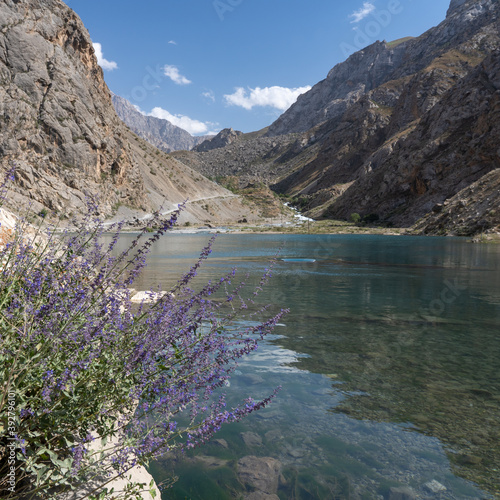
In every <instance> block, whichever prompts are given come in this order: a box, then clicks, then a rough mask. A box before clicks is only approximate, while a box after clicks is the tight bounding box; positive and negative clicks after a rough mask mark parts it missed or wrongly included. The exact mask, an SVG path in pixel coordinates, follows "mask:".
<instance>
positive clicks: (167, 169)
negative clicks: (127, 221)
mask: <svg viewBox="0 0 500 500" xmlns="http://www.w3.org/2000/svg"><path fill="white" fill-rule="evenodd" d="M12 168H15V181H14V182H13V183H12V185H11V190H10V193H9V195H8V200H7V202H6V204H7V206H10V207H12V208H16V209H26V207H27V206H28V204H31V205H32V210H33V211H34V213H38V212H39V211H42V210H45V209H49V210H54V211H56V212H57V213H59V214H63V213H64V214H68V215H69V214H70V213H71V212H77V211H80V210H82V209H83V208H84V206H85V203H86V196H87V195H88V194H89V195H98V196H99V200H100V202H99V210H100V212H101V213H102V214H103V215H106V216H110V215H112V214H114V213H115V212H116V211H117V210H118V209H119V210H121V212H120V213H123V214H128V213H130V211H131V210H136V212H134V214H135V213H137V214H139V213H140V212H141V211H142V213H144V212H149V211H151V210H153V209H157V208H158V207H160V206H161V205H163V206H164V208H165V209H166V210H168V209H173V208H174V207H175V206H176V204H177V203H181V202H183V201H185V200H187V199H189V200H190V201H189V202H188V204H187V207H186V210H185V212H184V215H183V218H184V220H189V221H193V222H196V221H202V222H205V221H234V220H237V219H238V218H240V217H242V216H244V217H246V218H248V219H252V218H257V217H258V216H259V215H260V214H259V212H258V210H257V209H255V207H252V206H248V205H244V204H243V203H242V201H241V200H240V198H239V197H237V196H235V195H234V194H233V193H231V192H229V191H228V190H226V189H224V188H222V187H221V186H218V185H216V184H214V183H212V182H210V181H209V180H208V179H206V178H204V177H203V176H202V175H201V174H199V173H198V172H195V171H193V170H191V169H190V168H188V167H186V166H185V165H183V164H181V163H179V162H177V161H176V160H175V159H173V158H171V157H169V156H168V155H167V154H165V153H163V152H161V151H160V150H158V149H156V148H155V147H154V146H152V145H150V144H148V143H147V142H145V141H144V140H142V139H141V138H139V137H138V136H136V135H134V134H133V133H132V132H131V131H130V130H129V129H128V128H127V127H126V126H125V125H124V124H123V122H122V121H121V120H120V119H119V118H118V116H117V114H116V112H115V109H114V107H113V103H112V100H111V93H110V91H109V89H108V87H107V86H106V83H105V82H104V78H103V72H102V69H101V68H100V67H99V65H98V63H97V59H96V57H95V53H94V49H93V46H92V43H91V39H90V36H89V34H88V32H87V30H86V29H85V27H84V25H83V23H82V22H81V20H80V18H79V17H78V16H77V15H76V14H75V13H74V12H73V11H72V10H71V9H70V8H69V7H67V6H66V5H65V4H64V3H63V2H62V1H61V0H2V1H1V2H0V171H2V172H4V173H5V172H7V171H9V170H11V169H12ZM252 210H253V211H252Z"/></svg>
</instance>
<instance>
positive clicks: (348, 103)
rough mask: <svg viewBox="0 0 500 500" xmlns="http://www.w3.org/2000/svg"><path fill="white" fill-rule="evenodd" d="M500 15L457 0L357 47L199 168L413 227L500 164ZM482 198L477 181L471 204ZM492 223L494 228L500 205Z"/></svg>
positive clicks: (480, 2)
mask: <svg viewBox="0 0 500 500" xmlns="http://www.w3.org/2000/svg"><path fill="white" fill-rule="evenodd" d="M499 13H500V3H499V2H498V0H474V1H472V0H453V1H452V2H451V4H450V8H449V10H448V13H447V17H446V19H445V20H444V21H443V22H442V23H441V24H439V25H438V26H436V27H434V28H432V29H430V30H428V31H427V32H426V33H424V34H423V35H421V36H420V37H417V38H406V39H402V40H399V41H395V42H391V43H386V42H383V41H382V42H380V41H379V42H376V43H374V44H372V45H370V46H369V47H366V48H365V49H363V50H361V51H359V52H357V53H355V54H353V55H352V56H350V57H349V58H348V59H347V60H346V61H345V62H343V63H341V64H338V65H337V66H335V67H334V68H333V69H332V70H331V71H330V72H329V74H328V76H327V78H326V79H325V80H323V81H321V82H319V83H318V84H317V85H315V86H314V87H313V88H312V89H311V90H310V91H309V92H307V93H305V94H303V95H302V96H300V97H299V98H298V99H297V102H296V103H295V104H294V105H293V106H292V107H291V108H290V109H289V110H288V111H286V112H285V113H284V114H283V115H282V116H281V117H280V118H278V120H277V121H276V122H274V123H273V124H272V125H271V126H270V127H269V129H268V130H267V131H266V133H264V134H261V135H259V136H256V137H253V138H252V139H251V140H250V141H249V140H245V137H244V136H242V137H241V138H239V139H238V140H237V141H235V142H233V143H232V144H230V145H228V146H226V147H224V148H223V149H218V150H214V151H208V152H205V153H197V154H196V156H195V160H196V161H195V162H194V163H193V165H192V166H193V167H194V168H200V169H202V171H204V172H205V173H206V174H210V170H211V169H214V170H216V171H217V174H218V175H221V176H223V175H224V174H226V175H239V176H240V178H242V179H247V178H251V177H254V178H261V179H265V180H267V182H269V183H270V184H271V185H272V187H273V189H274V190H276V191H278V192H280V193H284V194H286V195H290V196H293V197H295V198H300V199H301V204H302V206H303V207H305V208H306V209H307V210H308V212H307V213H308V215H310V216H313V217H328V218H344V219H345V218H349V216H350V214H351V213H354V212H358V213H360V214H361V215H362V216H363V215H370V214H373V215H376V216H377V217H379V218H380V219H381V220H384V221H385V222H387V223H390V224H395V225H399V226H406V227H410V226H412V225H413V224H414V223H415V222H416V221H418V220H419V219H421V218H422V217H424V216H426V215H427V214H429V213H433V212H432V209H433V208H434V207H435V206H436V205H439V204H443V203H445V201H446V200H451V199H452V198H453V197H455V196H456V195H457V194H458V193H460V192H462V191H463V190H464V189H466V188H467V187H468V186H470V185H472V184H474V183H476V182H478V181H479V180H480V179H481V178H482V177H483V176H485V175H488V173H489V172H491V171H494V170H495V169H498V168H500V157H499V150H498V144H499V143H500V142H499V139H500V137H499V134H500V131H499V126H500V122H499V121H498V116H497V99H498V91H499V88H500V87H499V84H498V73H497V71H498V59H499V50H500V21H499ZM250 144H251V146H250ZM181 159H182V161H186V158H181ZM220 159H224V162H220V161H219V162H218V163H217V160H220ZM480 185H482V184H480ZM464 193H468V192H467V191H464ZM483 196H486V194H485V193H483V191H481V190H480V189H475V190H474V195H473V197H474V200H471V206H472V205H474V204H475V202H476V201H477V200H480V199H482V197H483ZM478 217H480V215H477V217H476V219H477V218H478ZM464 220H465V219H464ZM467 221H468V222H467ZM487 221H488V225H489V227H490V229H491V230H494V228H496V227H497V226H498V225H500V215H498V214H497V215H496V216H491V217H489V218H487ZM476 222H477V220H476V221H473V220H472V219H470V218H469V217H467V218H466V221H465V222H459V220H457V221H455V222H453V221H450V220H448V221H447V222H446V224H445V225H444V226H443V227H444V232H453V231H459V232H460V233H461V234H465V233H470V234H473V233H474V232H476V231H477V228H478V226H477V224H476ZM464 224H465V226H464ZM462 226H463V227H462ZM419 227H420V226H419ZM459 227H460V229H458V228H459ZM420 230H422V231H423V230H425V228H422V227H420ZM439 231H441V232H442V231H443V229H439Z"/></svg>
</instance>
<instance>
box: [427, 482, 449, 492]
mask: <svg viewBox="0 0 500 500" xmlns="http://www.w3.org/2000/svg"><path fill="white" fill-rule="evenodd" d="M424 488H425V489H426V490H428V491H430V492H431V493H439V492H441V491H446V486H443V485H442V484H441V483H439V482H438V481H436V480H435V479H433V480H432V481H429V482H428V483H425V484H424Z"/></svg>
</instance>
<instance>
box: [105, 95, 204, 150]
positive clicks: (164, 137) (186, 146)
mask: <svg viewBox="0 0 500 500" xmlns="http://www.w3.org/2000/svg"><path fill="white" fill-rule="evenodd" d="M112 99H113V105H114V107H115V110H116V113H117V114H118V116H119V117H120V119H121V120H122V121H123V122H124V123H125V125H127V127H129V128H130V130H132V131H133V132H134V133H136V134H137V135H138V136H139V137H142V138H143V139H144V140H146V141H148V142H149V143H150V144H152V145H153V146H156V147H157V148H158V149H161V150H162V151H165V152H166V153H170V152H171V151H179V150H186V151H189V150H191V149H193V147H195V146H196V145H197V144H200V143H202V142H203V141H205V140H206V139H207V138H208V136H201V137H193V136H192V135H191V134H190V133H189V132H187V131H186V130H184V129H182V128H180V127H176V126H175V125H173V124H172V123H170V122H169V121H168V120H163V119H161V118H155V117H153V116H146V115H143V114H142V113H141V112H139V111H138V110H137V109H136V108H135V107H134V106H133V105H132V104H131V103H130V102H129V101H127V100H126V99H124V98H123V97H120V96H117V95H115V94H113V95H112Z"/></svg>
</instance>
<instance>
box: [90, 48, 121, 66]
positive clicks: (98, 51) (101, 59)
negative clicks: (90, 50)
mask: <svg viewBox="0 0 500 500" xmlns="http://www.w3.org/2000/svg"><path fill="white" fill-rule="evenodd" d="M92 45H93V46H94V50H95V56H96V57H97V62H98V63H99V66H100V67H101V68H102V69H104V70H107V71H113V70H114V69H118V64H116V63H115V62H114V61H108V60H107V59H104V56H103V54H102V45H101V44H100V43H97V42H96V43H93V44H92Z"/></svg>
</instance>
